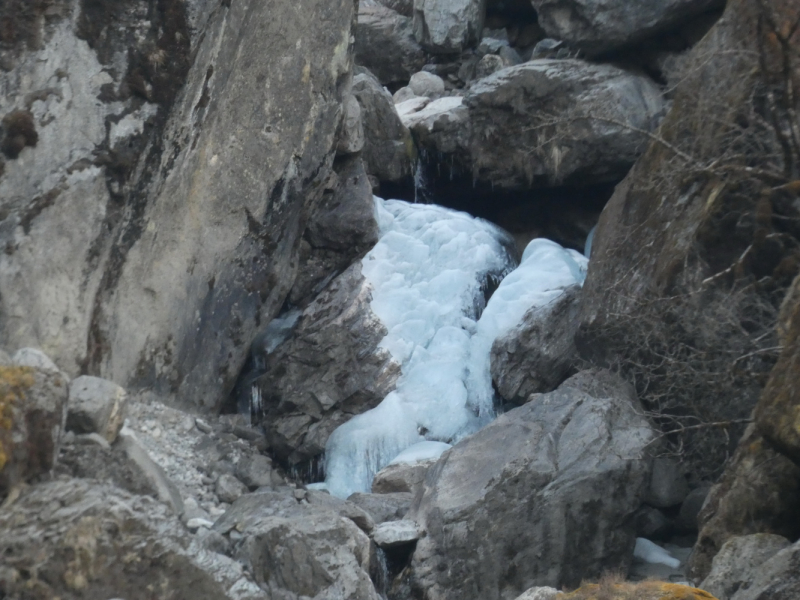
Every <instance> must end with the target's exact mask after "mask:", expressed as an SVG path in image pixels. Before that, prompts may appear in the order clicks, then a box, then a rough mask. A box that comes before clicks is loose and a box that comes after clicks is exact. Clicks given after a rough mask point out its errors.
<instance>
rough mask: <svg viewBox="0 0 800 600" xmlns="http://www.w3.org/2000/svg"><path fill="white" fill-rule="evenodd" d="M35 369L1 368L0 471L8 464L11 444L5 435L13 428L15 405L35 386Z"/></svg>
mask: <svg viewBox="0 0 800 600" xmlns="http://www.w3.org/2000/svg"><path fill="white" fill-rule="evenodd" d="M33 383H34V378H33V369H32V368H30V367H0V471H2V470H3V468H4V467H5V466H6V463H7V462H8V454H9V452H10V450H11V449H10V448H9V447H8V445H9V444H10V443H11V442H10V440H9V439H8V437H9V436H7V435H4V433H5V432H7V431H10V430H11V427H12V426H13V424H14V423H13V415H14V405H15V404H16V403H17V402H18V401H20V400H22V399H24V398H25V393H26V392H27V390H28V389H30V387H31V386H33Z"/></svg>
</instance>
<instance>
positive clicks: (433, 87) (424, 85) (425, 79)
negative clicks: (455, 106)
mask: <svg viewBox="0 0 800 600" xmlns="http://www.w3.org/2000/svg"><path fill="white" fill-rule="evenodd" d="M408 87H409V89H411V91H412V92H413V93H414V94H416V95H417V96H426V97H428V98H431V97H433V96H438V95H439V94H443V93H444V80H443V79H442V78H441V77H439V76H438V75H434V74H433V73H428V72H427V71H420V72H419V73H414V74H413V75H412V76H411V81H409V82H408Z"/></svg>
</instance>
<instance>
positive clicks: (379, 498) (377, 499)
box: [347, 492, 414, 524]
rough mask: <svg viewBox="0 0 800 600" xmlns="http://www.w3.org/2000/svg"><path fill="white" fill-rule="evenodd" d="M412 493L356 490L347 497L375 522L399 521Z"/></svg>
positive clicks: (409, 502) (410, 499) (411, 499)
mask: <svg viewBox="0 0 800 600" xmlns="http://www.w3.org/2000/svg"><path fill="white" fill-rule="evenodd" d="M413 500H414V495H413V494H411V493H410V492H393V493H389V494H382V493H381V494H362V493H360V492H356V493H355V494H352V495H351V496H350V497H348V498H347V501H348V502H352V503H353V504H355V505H356V506H358V507H359V508H361V509H362V510H364V511H365V512H366V513H368V514H369V515H370V516H371V517H372V520H373V521H374V522H375V523H376V524H380V523H385V522H386V521H399V520H400V519H402V518H403V517H405V516H406V513H407V512H408V509H409V508H411V502H412V501H413Z"/></svg>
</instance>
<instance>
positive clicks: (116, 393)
mask: <svg viewBox="0 0 800 600" xmlns="http://www.w3.org/2000/svg"><path fill="white" fill-rule="evenodd" d="M127 402H128V394H127V392H125V390H124V389H123V388H121V387H120V386H118V385H117V384H116V383H114V382H113V381H108V380H107V379H101V378H99V377H91V376H88V375H83V376H81V377H78V378H76V379H73V380H72V382H71V383H70V384H69V412H68V414H67V429H70V430H72V431H74V432H75V433H98V434H100V435H102V436H103V437H104V438H105V439H106V440H107V441H108V442H109V443H112V442H113V441H114V440H115V439H117V434H119V431H120V429H122V424H123V421H124V418H125V407H126V404H127Z"/></svg>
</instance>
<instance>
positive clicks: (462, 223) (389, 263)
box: [325, 198, 586, 497]
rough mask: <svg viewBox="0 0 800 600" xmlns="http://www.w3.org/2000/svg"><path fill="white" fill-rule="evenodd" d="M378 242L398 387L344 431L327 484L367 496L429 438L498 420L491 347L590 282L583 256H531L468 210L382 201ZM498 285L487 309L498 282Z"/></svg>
mask: <svg viewBox="0 0 800 600" xmlns="http://www.w3.org/2000/svg"><path fill="white" fill-rule="evenodd" d="M375 205H376V206H375V210H376V213H377V216H378V224H379V226H380V240H379V241H378V243H377V244H376V245H375V247H374V248H373V249H372V250H371V251H370V252H369V253H368V254H367V255H366V256H365V257H364V259H363V261H362V272H363V274H364V276H365V277H366V279H367V281H368V282H369V283H370V285H371V286H372V288H373V292H372V302H371V308H372V311H373V312H374V313H375V315H377V317H378V318H379V319H380V320H381V321H382V322H383V324H384V325H385V326H386V329H387V331H388V333H387V335H386V336H385V337H384V339H383V340H382V342H381V346H382V347H384V348H386V349H387V350H388V351H389V352H390V353H391V354H392V356H393V357H394V359H395V360H396V361H397V362H398V363H399V364H400V365H401V372H402V374H401V376H400V378H399V380H398V382H397V387H396V389H395V391H394V392H392V393H390V394H389V395H388V396H387V397H386V398H385V399H384V400H383V401H382V402H381V403H380V404H379V405H378V406H377V407H375V408H374V409H372V410H369V411H367V412H365V413H363V414H361V415H359V416H356V417H354V418H353V419H351V420H350V421H348V422H347V423H345V424H343V425H341V426H340V427H339V428H338V429H336V430H335V431H334V432H333V434H332V435H331V437H330V439H329V440H328V444H327V448H326V464H325V467H326V473H327V479H326V484H327V487H328V489H329V490H330V492H331V493H332V494H334V495H336V496H340V497H347V496H349V495H350V494H351V493H353V492H357V491H361V492H364V491H369V489H370V486H371V484H372V478H373V477H374V475H375V473H377V472H378V471H379V470H380V469H381V468H383V467H384V466H386V465H387V464H389V462H391V461H392V460H393V459H394V458H395V457H397V456H398V455H399V454H400V453H401V452H403V451H404V450H406V449H408V448H410V447H411V446H414V445H415V444H418V443H420V442H424V441H426V440H429V441H438V442H445V443H454V442H457V441H458V440H459V439H461V438H462V437H464V436H466V435H468V434H470V433H473V432H475V431H477V430H478V429H480V428H481V427H482V426H483V425H485V424H486V423H488V422H489V421H491V420H492V419H493V418H494V416H495V415H494V409H493V404H494V394H493V391H492V385H491V378H490V375H489V351H490V349H491V346H492V343H493V342H494V340H495V339H496V338H497V337H498V336H499V335H501V334H503V333H505V332H506V331H508V330H509V329H510V328H512V327H513V326H514V325H516V324H517V323H519V322H520V320H521V319H522V316H523V315H524V314H525V312H526V311H527V310H528V309H529V308H531V307H533V306H541V305H544V304H547V303H548V302H551V301H552V300H553V299H555V298H556V297H557V296H558V295H559V294H560V293H561V292H562V291H563V289H564V288H566V287H568V286H570V285H573V284H575V283H581V282H582V281H583V277H584V273H585V268H586V259H585V258H584V257H583V256H582V255H581V254H579V253H577V252H574V251H571V250H565V249H563V248H562V247H561V246H559V245H558V244H556V243H555V242H551V241H549V240H545V239H537V240H534V241H532V242H531V243H530V244H529V246H528V248H527V249H526V250H525V253H524V255H523V259H522V263H521V264H520V265H519V267H518V268H516V269H514V267H515V266H516V265H515V260H514V258H513V256H512V251H511V247H512V244H513V241H512V240H511V239H510V237H509V236H508V234H506V233H505V232H504V231H503V230H501V229H500V228H498V227H496V226H495V225H493V224H491V223H489V222H487V221H484V220H482V219H477V218H474V217H472V216H470V215H468V214H466V213H462V212H457V211H454V210H450V209H446V208H442V207H439V206H435V205H425V204H409V203H407V202H402V201H399V200H386V201H384V200H381V199H379V198H376V199H375ZM501 279H502V282H501V283H500V286H499V287H498V288H497V290H496V291H495V293H494V294H493V295H492V297H491V299H490V301H489V302H488V304H486V305H485V306H484V304H485V300H484V298H485V293H486V291H487V289H486V288H487V286H489V285H491V284H492V280H494V281H495V282H496V281H500V280H501Z"/></svg>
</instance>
